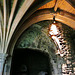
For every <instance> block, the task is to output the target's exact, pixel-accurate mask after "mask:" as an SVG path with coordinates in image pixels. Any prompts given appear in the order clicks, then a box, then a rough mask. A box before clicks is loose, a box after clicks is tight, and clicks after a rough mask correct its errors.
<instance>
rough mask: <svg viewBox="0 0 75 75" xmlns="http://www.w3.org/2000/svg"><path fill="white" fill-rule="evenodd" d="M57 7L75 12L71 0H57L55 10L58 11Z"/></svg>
mask: <svg viewBox="0 0 75 75" xmlns="http://www.w3.org/2000/svg"><path fill="white" fill-rule="evenodd" d="M57 8H59V9H62V10H65V11H67V12H69V13H72V14H75V8H74V7H73V5H72V3H71V2H70V1H69V0H57V2H56V5H55V8H54V10H55V11H56V10H57Z"/></svg>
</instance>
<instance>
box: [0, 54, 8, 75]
mask: <svg viewBox="0 0 75 75" xmlns="http://www.w3.org/2000/svg"><path fill="white" fill-rule="evenodd" d="M6 57H7V54H5V53H0V75H2V72H3V67H4V63H5V60H6Z"/></svg>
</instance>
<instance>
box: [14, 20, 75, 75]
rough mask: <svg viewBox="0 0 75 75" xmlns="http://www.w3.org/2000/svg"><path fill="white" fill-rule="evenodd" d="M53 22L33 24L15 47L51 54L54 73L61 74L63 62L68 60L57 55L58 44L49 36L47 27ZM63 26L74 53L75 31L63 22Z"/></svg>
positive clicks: (54, 74) (65, 36) (53, 74)
mask: <svg viewBox="0 0 75 75" xmlns="http://www.w3.org/2000/svg"><path fill="white" fill-rule="evenodd" d="M51 23H52V21H42V22H39V23H36V24H33V25H32V26H31V27H29V28H28V29H27V30H26V31H25V32H24V33H23V34H22V35H21V37H20V38H19V39H18V41H17V43H16V46H15V49H16V48H31V49H35V50H41V51H44V52H47V53H48V54H49V56H50V64H51V65H52V66H51V70H52V75H61V74H62V64H65V63H66V60H64V58H65V57H60V56H59V55H56V51H57V49H56V45H55V44H54V42H53V41H52V39H51V38H50V37H49V36H48V29H47V28H48V26H49V24H51ZM61 27H62V30H63V33H64V38H65V40H67V41H68V43H69V44H70V46H71V48H70V49H71V53H72V54H73V55H74V54H75V53H74V52H75V50H74V49H75V47H74V44H75V38H74V36H75V31H74V30H73V29H71V28H70V27H68V26H66V25H64V24H61ZM74 57H75V56H73V61H74V62H75V60H74ZM71 61H72V60H71ZM74 66H75V65H74Z"/></svg>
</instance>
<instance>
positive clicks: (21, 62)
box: [11, 49, 51, 75]
mask: <svg viewBox="0 0 75 75" xmlns="http://www.w3.org/2000/svg"><path fill="white" fill-rule="evenodd" d="M11 75H51V71H50V58H49V54H48V53H45V52H42V51H40V50H33V49H15V50H14V52H13V57H12V64H11Z"/></svg>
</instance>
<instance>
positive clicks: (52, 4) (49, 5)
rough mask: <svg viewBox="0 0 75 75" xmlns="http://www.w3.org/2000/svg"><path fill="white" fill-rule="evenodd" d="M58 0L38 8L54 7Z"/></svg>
mask: <svg viewBox="0 0 75 75" xmlns="http://www.w3.org/2000/svg"><path fill="white" fill-rule="evenodd" d="M55 3H56V0H53V1H50V2H48V3H47V4H45V5H43V6H41V7H40V8H38V10H40V9H47V8H53V7H54V6H55Z"/></svg>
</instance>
